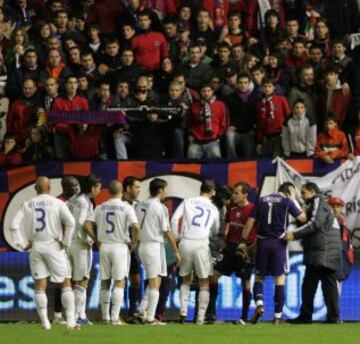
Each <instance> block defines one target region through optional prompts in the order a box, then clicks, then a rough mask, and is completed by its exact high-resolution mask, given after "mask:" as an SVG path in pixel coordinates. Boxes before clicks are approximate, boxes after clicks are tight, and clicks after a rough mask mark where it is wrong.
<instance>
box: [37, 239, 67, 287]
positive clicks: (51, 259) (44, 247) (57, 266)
mask: <svg viewBox="0 0 360 344" xmlns="http://www.w3.org/2000/svg"><path fill="white" fill-rule="evenodd" d="M30 270H31V274H32V277H33V278H34V280H38V279H43V278H48V277H50V281H51V282H53V283H62V282H64V280H65V279H66V278H71V267H70V263H69V259H68V257H67V254H66V252H65V250H64V249H63V248H62V247H61V245H60V243H58V242H56V241H54V242H51V243H49V242H46V243H45V242H35V243H33V246H32V249H31V253H30Z"/></svg>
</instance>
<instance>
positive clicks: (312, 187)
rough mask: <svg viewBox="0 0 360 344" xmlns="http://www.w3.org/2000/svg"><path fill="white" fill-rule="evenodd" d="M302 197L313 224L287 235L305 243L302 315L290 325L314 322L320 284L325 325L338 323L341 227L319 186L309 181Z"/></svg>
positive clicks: (303, 189)
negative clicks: (337, 280)
mask: <svg viewBox="0 0 360 344" xmlns="http://www.w3.org/2000/svg"><path fill="white" fill-rule="evenodd" d="M301 196H302V197H303V199H304V201H305V203H306V206H307V215H308V218H310V221H309V222H307V223H306V224H305V225H303V226H301V227H299V228H298V229H297V230H295V231H294V232H288V233H287V235H286V239H287V240H288V241H291V240H299V239H301V240H302V244H303V248H304V264H305V265H306V270H305V276H304V279H303V283H302V291H301V296H302V304H301V308H300V315H299V316H298V317H297V318H295V319H292V320H290V321H289V322H290V323H292V324H309V323H311V322H312V313H313V311H314V297H315V293H316V290H317V287H318V284H319V281H321V287H322V291H323V294H324V299H325V304H326V307H327V318H326V322H327V323H331V324H333V323H339V295H338V289H337V283H336V271H337V269H338V267H339V264H341V262H340V259H341V241H340V225H339V223H338V221H337V220H336V218H335V216H334V214H333V212H332V210H331V208H330V206H329V205H328V204H327V202H326V201H325V200H324V199H323V197H322V196H321V195H320V190H319V188H318V186H317V185H316V184H314V183H310V182H309V183H306V184H305V185H303V186H302V188H301Z"/></svg>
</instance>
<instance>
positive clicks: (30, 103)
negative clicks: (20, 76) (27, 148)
mask: <svg viewBox="0 0 360 344" xmlns="http://www.w3.org/2000/svg"><path fill="white" fill-rule="evenodd" d="M22 93H23V94H22V96H21V97H20V98H18V99H16V100H15V101H14V103H12V105H11V107H10V110H9V112H8V115H7V118H6V128H7V132H8V133H11V134H13V135H15V138H16V142H17V144H18V145H19V146H20V147H23V146H24V145H25V141H26V138H27V135H28V129H29V127H30V126H31V125H33V124H35V122H36V119H35V116H34V111H35V107H36V106H37V105H38V102H39V99H38V97H37V87H36V83H35V81H34V80H31V79H27V80H25V81H24V83H23V86H22Z"/></svg>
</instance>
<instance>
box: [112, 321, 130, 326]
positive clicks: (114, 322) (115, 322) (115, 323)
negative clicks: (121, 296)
mask: <svg viewBox="0 0 360 344" xmlns="http://www.w3.org/2000/svg"><path fill="white" fill-rule="evenodd" d="M111 325H114V326H123V325H126V323H124V322H122V321H121V320H116V321H111Z"/></svg>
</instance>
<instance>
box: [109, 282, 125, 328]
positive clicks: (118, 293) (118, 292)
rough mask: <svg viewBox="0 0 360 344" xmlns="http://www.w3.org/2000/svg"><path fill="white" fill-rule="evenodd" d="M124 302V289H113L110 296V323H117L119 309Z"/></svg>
mask: <svg viewBox="0 0 360 344" xmlns="http://www.w3.org/2000/svg"><path fill="white" fill-rule="evenodd" d="M123 300H124V288H119V287H114V289H113V291H112V295H111V321H112V322H117V321H119V314H120V309H121V306H122V303H123Z"/></svg>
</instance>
